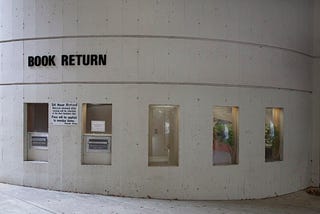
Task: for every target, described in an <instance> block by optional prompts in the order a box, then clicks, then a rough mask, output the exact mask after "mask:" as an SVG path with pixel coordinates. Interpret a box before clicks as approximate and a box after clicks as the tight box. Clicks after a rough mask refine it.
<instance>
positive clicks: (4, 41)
mask: <svg viewBox="0 0 320 214" xmlns="http://www.w3.org/2000/svg"><path fill="white" fill-rule="evenodd" d="M82 38H137V39H143V38H147V39H148V38H149V39H176V40H197V41H212V42H224V43H230V44H241V45H250V46H256V47H260V48H271V49H277V50H283V51H288V52H292V53H296V54H300V55H303V56H307V57H310V58H317V57H318V56H314V55H312V54H308V53H305V52H303V51H299V50H295V49H291V48H284V47H280V46H275V45H268V44H263V43H254V42H246V41H240V40H228V39H217V38H206V37H189V36H165V35H78V36H50V37H27V38H18V39H9V40H1V41H0V44H1V43H10V42H21V41H38V40H54V39H82ZM319 57H320V56H319Z"/></svg>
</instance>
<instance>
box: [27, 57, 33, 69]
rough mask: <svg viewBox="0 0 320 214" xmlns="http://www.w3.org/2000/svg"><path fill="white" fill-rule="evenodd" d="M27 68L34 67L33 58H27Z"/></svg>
mask: <svg viewBox="0 0 320 214" xmlns="http://www.w3.org/2000/svg"><path fill="white" fill-rule="evenodd" d="M28 66H29V67H33V66H34V57H33V56H28Z"/></svg>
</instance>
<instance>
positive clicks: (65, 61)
mask: <svg viewBox="0 0 320 214" xmlns="http://www.w3.org/2000/svg"><path fill="white" fill-rule="evenodd" d="M61 65H68V56H67V55H61Z"/></svg>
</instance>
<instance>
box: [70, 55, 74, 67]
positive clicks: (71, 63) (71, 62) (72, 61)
mask: <svg viewBox="0 0 320 214" xmlns="http://www.w3.org/2000/svg"><path fill="white" fill-rule="evenodd" d="M74 60H75V58H74V55H69V65H75V64H74Z"/></svg>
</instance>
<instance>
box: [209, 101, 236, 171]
mask: <svg viewBox="0 0 320 214" xmlns="http://www.w3.org/2000/svg"><path fill="white" fill-rule="evenodd" d="M238 112H239V110H238V107H229V106H216V107H214V109H213V144H212V151H213V155H212V163H213V165H228V164H237V163H238V133H239V132H238V130H239V129H238Z"/></svg>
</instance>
